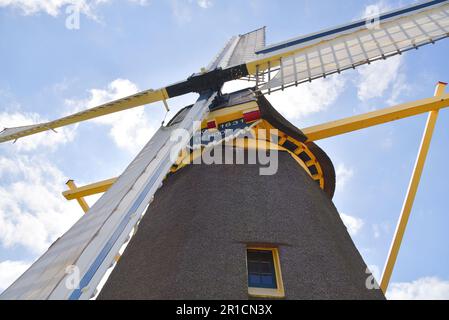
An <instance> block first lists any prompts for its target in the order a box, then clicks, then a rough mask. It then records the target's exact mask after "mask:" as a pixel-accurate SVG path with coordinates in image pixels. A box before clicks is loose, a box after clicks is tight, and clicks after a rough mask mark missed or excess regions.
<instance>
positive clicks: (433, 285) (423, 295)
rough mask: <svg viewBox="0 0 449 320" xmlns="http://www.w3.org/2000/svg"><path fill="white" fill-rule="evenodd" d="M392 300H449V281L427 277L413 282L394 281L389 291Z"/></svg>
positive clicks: (388, 295) (389, 297)
mask: <svg viewBox="0 0 449 320" xmlns="http://www.w3.org/2000/svg"><path fill="white" fill-rule="evenodd" d="M387 298H388V299H391V300H449V281H443V280H441V279H439V278H437V277H425V278H421V279H418V280H415V281H413V282H401V283H392V284H391V285H390V288H389V289H388V292H387Z"/></svg>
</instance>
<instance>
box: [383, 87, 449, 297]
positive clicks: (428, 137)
mask: <svg viewBox="0 0 449 320" xmlns="http://www.w3.org/2000/svg"><path fill="white" fill-rule="evenodd" d="M446 85H447V84H446V83H443V82H440V83H438V85H437V87H436V90H435V96H436V97H440V96H443V95H444V91H445V88H446ZM437 118H438V110H433V111H431V112H430V113H429V117H428V119H427V124H426V128H425V131H424V135H423V138H422V142H421V147H420V150H419V153H418V157H417V159H416V164H415V168H414V170H413V174H412V178H411V180H410V184H409V187H408V191H407V195H406V197H405V200H404V204H403V206H402V212H401V215H400V217H399V221H398V225H397V227H396V232H395V235H394V237H393V242H392V244H391V248H390V252H389V254H388V258H387V262H386V264H385V268H384V272H383V274H382V280H381V283H380V288H381V289H382V291H383V292H384V293H386V292H387V289H388V284H389V283H390V279H391V276H392V274H393V269H394V266H395V263H396V260H397V257H398V253H399V249H400V248H401V244H402V240H403V238H404V233H405V230H406V228H407V223H408V220H409V217H410V213H411V211H412V207H413V203H414V200H415V196H416V192H417V191H418V186H419V182H420V180H421V175H422V172H423V169H424V164H425V162H426V158H427V154H428V151H429V147H430V142H431V141H432V136H433V132H434V129H435V124H436V121H437Z"/></svg>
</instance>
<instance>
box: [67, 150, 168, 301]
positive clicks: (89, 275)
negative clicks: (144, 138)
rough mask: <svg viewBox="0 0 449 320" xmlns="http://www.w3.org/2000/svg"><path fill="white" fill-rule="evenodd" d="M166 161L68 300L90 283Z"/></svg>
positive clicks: (80, 292)
mask: <svg viewBox="0 0 449 320" xmlns="http://www.w3.org/2000/svg"><path fill="white" fill-rule="evenodd" d="M168 161H169V159H168V157H166V159H165V160H164V161H162V162H161V164H160V165H159V167H158V168H157V170H156V173H157V174H155V175H153V177H152V178H151V179H150V181H149V182H148V184H147V185H146V186H145V188H144V190H143V191H142V193H141V194H140V195H139V197H138V198H137V199H136V201H135V202H134V204H133V205H132V207H131V208H130V209H129V210H128V212H127V213H126V215H125V217H124V218H123V220H122V221H121V222H120V225H119V226H118V228H117V229H116V230H115V232H114V233H113V235H112V237H111V238H110V239H109V241H108V242H107V243H106V245H105V246H104V247H103V249H102V250H101V252H100V254H99V255H98V256H97V258H96V259H95V261H94V263H93V264H92V265H91V266H90V268H89V270H88V271H87V272H86V274H85V275H84V277H83V278H82V279H81V281H80V285H79V289H76V290H74V291H73V292H72V294H71V295H70V297H69V300H78V299H79V298H80V297H81V294H82V291H81V289H82V288H84V287H86V286H87V285H88V284H89V283H90V281H91V280H92V278H93V277H94V275H95V273H96V272H97V270H98V268H99V267H100V266H101V264H102V263H103V261H104V260H105V259H106V256H107V255H108V254H109V252H110V251H111V249H112V247H113V246H114V244H115V243H116V242H117V240H118V238H119V237H120V235H121V234H122V233H123V231H124V230H125V228H126V226H127V225H128V223H129V219H130V217H131V215H132V214H133V213H135V212H136V211H137V209H138V208H139V207H140V205H141V204H142V202H143V200H145V198H146V196H147V195H148V193H149V192H150V189H151V188H152V187H153V185H154V183H155V182H156V180H157V178H158V177H159V173H160V171H161V170H162V167H163V165H164V164H166V163H167V162H168Z"/></svg>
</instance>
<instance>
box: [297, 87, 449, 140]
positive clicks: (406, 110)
mask: <svg viewBox="0 0 449 320" xmlns="http://www.w3.org/2000/svg"><path fill="white" fill-rule="evenodd" d="M443 84H444V83H442V85H443ZM443 90H444V89H443ZM446 107H449V94H445V93H444V91H442V93H441V94H440V95H439V96H437V97H432V98H427V99H422V100H418V101H413V102H408V103H404V104H400V105H397V106H394V107H390V108H385V109H380V110H376V111H373V112H369V113H365V114H361V115H357V116H353V117H349V118H344V119H340V120H337V121H331V122H328V123H324V124H319V125H316V126H313V127H309V128H305V129H303V130H302V132H303V133H304V134H305V135H306V136H307V138H308V141H317V140H321V139H326V138H330V137H335V136H338V135H341V134H345V133H348V132H353V131H357V130H360V129H365V128H369V127H373V126H376V125H379V124H384V123H387V122H392V121H396V120H400V119H404V118H407V117H412V116H416V115H419V114H423V113H427V112H430V111H433V110H439V109H442V108H446Z"/></svg>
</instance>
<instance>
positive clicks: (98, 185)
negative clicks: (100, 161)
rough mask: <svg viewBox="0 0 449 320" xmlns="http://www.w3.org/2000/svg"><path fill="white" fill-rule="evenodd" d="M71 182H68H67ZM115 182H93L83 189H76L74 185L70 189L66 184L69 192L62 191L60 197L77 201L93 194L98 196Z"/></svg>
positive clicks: (112, 180) (114, 179)
mask: <svg viewBox="0 0 449 320" xmlns="http://www.w3.org/2000/svg"><path fill="white" fill-rule="evenodd" d="M70 181H72V183H73V180H69V182H70ZM115 181H117V178H111V179H107V180H103V181H99V182H95V183H92V184H89V185H86V186H83V187H76V186H75V184H74V183H73V184H72V187H71V186H70V185H69V184H68V183H69V182H68V183H67V185H68V186H69V188H70V190H67V191H64V192H63V193H62V195H63V196H64V197H65V198H66V199H67V200H74V199H77V200H78V199H79V198H83V197H87V196H92V195H94V194H98V193H102V192H106V191H108V190H109V188H110V187H111V186H112V185H113V184H114V183H115Z"/></svg>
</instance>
